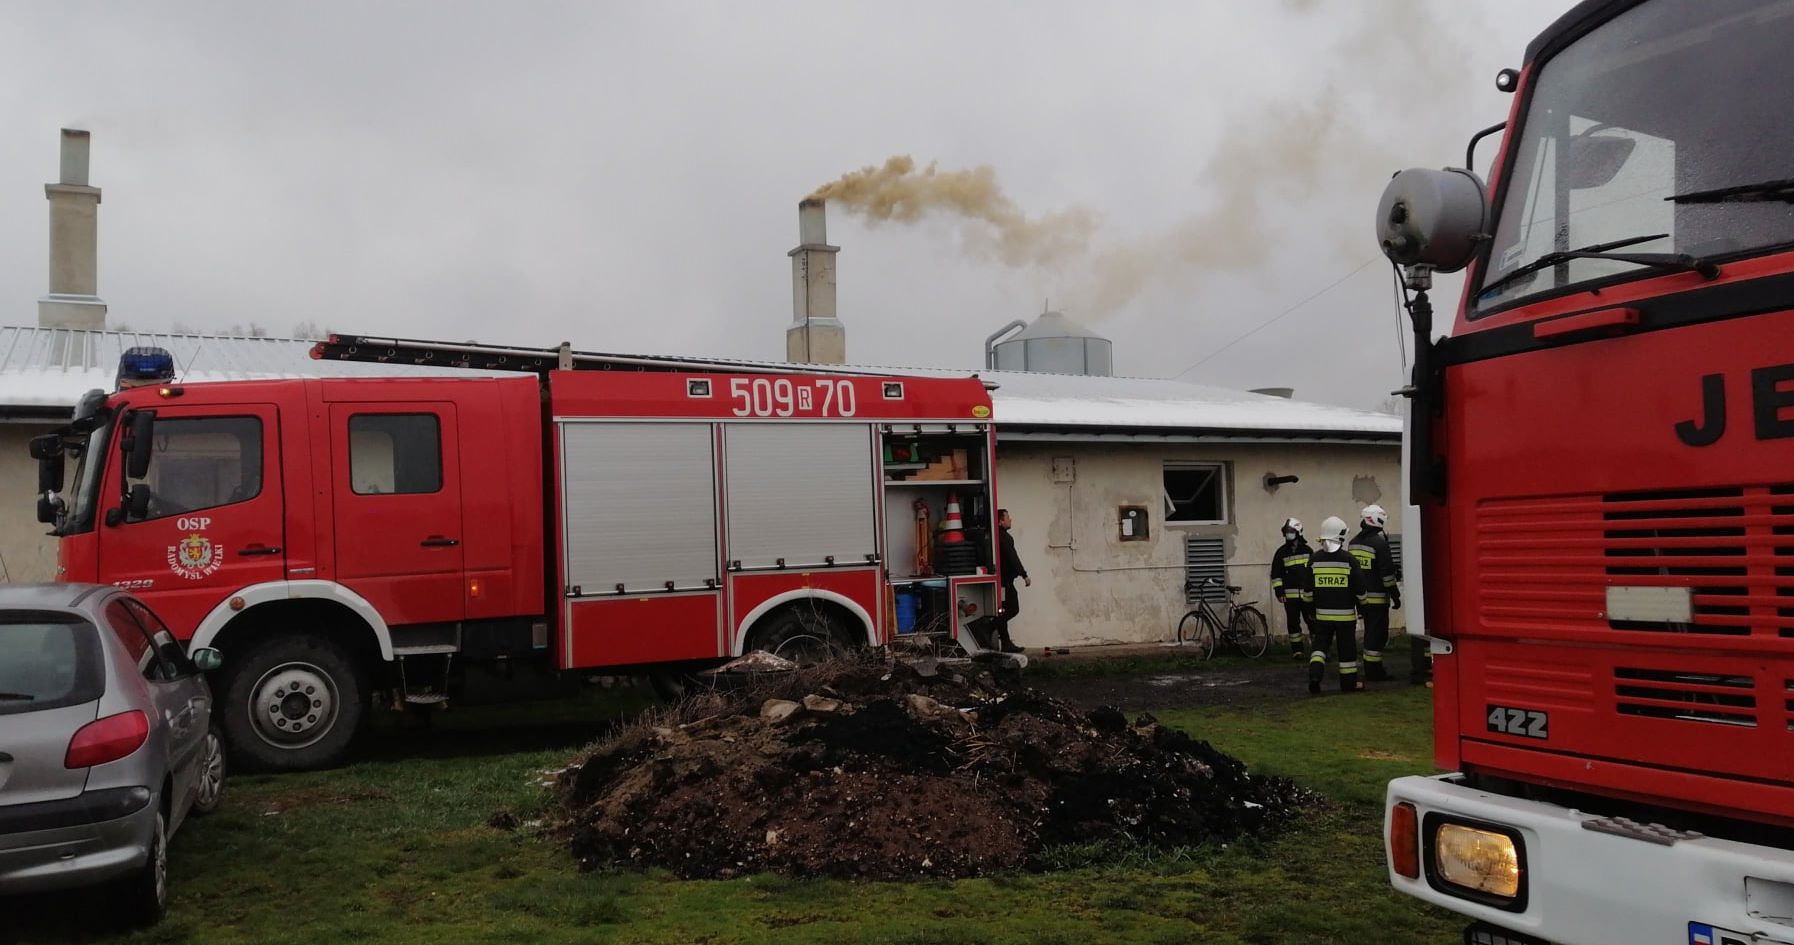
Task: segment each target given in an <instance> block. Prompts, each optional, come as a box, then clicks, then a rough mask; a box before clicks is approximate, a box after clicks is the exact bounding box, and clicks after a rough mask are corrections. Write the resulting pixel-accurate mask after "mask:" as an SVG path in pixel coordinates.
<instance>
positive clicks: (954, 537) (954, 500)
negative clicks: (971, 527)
mask: <svg viewBox="0 0 1794 945" xmlns="http://www.w3.org/2000/svg"><path fill="white" fill-rule="evenodd" d="M965 527H966V526H965V522H962V521H960V518H959V496H958V495H956V494H952V493H949V494H948V495H947V518H946V520H944V521H942V522H941V544H943V545H957V544H959V543H960V542H962V541H965V540H966V532H965Z"/></svg>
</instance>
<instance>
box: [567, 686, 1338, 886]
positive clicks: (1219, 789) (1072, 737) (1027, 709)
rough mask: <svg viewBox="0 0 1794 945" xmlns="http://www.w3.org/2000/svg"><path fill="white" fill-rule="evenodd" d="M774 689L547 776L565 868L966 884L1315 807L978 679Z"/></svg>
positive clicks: (1221, 764) (1137, 726) (1204, 752)
mask: <svg viewBox="0 0 1794 945" xmlns="http://www.w3.org/2000/svg"><path fill="white" fill-rule="evenodd" d="M779 675H780V677H781V678H779V679H777V680H771V681H765V682H762V683H758V684H755V685H753V686H749V687H745V688H742V689H739V690H737V691H734V692H727V693H714V694H709V695H705V696H702V697H698V698H694V699H691V700H688V701H687V702H685V703H683V704H681V705H680V706H679V707H678V708H676V709H674V710H672V711H671V712H669V713H667V714H665V715H663V716H661V717H659V718H655V719H651V720H647V721H644V722H643V723H642V724H639V725H637V726H634V727H631V728H629V729H627V730H625V731H623V732H620V733H619V734H618V735H617V736H615V737H613V738H611V739H609V740H608V741H606V742H604V743H601V744H600V745H598V746H597V747H596V748H595V749H594V750H593V751H592V753H591V754H590V755H588V756H587V757H586V758H584V759H583V760H582V761H580V762H578V763H576V764H575V765H574V766H572V767H570V768H569V769H568V770H567V771H566V772H565V773H563V774H562V775H561V778H560V789H561V799H562V803H563V805H564V808H565V812H566V817H567V833H568V836H569V839H570V842H571V845H572V848H573V853H574V855H575V856H576V857H577V858H578V859H579V861H580V863H581V864H582V865H583V866H586V867H599V866H606V865H618V864H622V865H631V864H632V865H640V866H659V867H664V868H667V869H670V870H672V871H674V872H675V873H678V874H679V875H681V876H685V877H728V876H733V875H736V874H738V873H743V872H757V871H773V872H778V873H785V874H789V875H801V876H818V875H820V876H836V877H865V878H900V877H915V876H969V875H976V874H980V873H985V872H991V871H997V870H1008V869H1016V868H1026V867H1028V866H1029V865H1030V863H1031V862H1032V860H1033V858H1034V857H1035V855H1036V854H1038V853H1040V852H1041V851H1042V850H1044V849H1047V848H1050V847H1054V846H1058V845H1062V844H1073V843H1088V842H1097V841H1105V840H1117V839H1131V840H1134V841H1138V842H1143V843H1148V844H1153V845H1159V846H1176V845H1182V844H1191V843H1196V842H1200V841H1202V840H1206V839H1210V838H1221V839H1225V838H1229V837H1234V836H1238V835H1240V834H1242V833H1247V832H1251V831H1254V830H1257V829H1260V828H1262V827H1265V826H1267V825H1271V824H1274V823H1276V822H1278V821H1280V820H1283V819H1286V818H1287V817H1289V816H1290V815H1292V814H1293V813H1295V812H1297V811H1299V810H1301V809H1303V808H1306V807H1309V806H1312V805H1313V804H1314V803H1316V799H1315V798H1314V797H1313V796H1312V795H1310V794H1308V793H1307V792H1305V791H1303V790H1301V789H1299V788H1297V787H1295V786H1294V785H1293V784H1291V783H1290V782H1288V781H1285V780H1283V779H1280V778H1266V777H1259V776H1256V775H1252V774H1249V773H1248V772H1247V771H1246V769H1245V766H1244V765H1242V764H1241V763H1240V762H1239V761H1238V760H1236V759H1234V758H1232V757H1230V756H1228V755H1224V754H1222V753H1221V752H1219V751H1216V750H1215V749H1214V748H1213V747H1211V746H1210V745H1209V744H1208V743H1207V742H1203V741H1196V740H1194V739H1191V738H1190V737H1188V736H1187V735H1184V734H1183V733H1181V732H1178V731H1175V730H1172V729H1169V728H1166V727H1164V726H1162V725H1160V724H1158V723H1157V722H1156V721H1154V720H1153V719H1152V717H1151V716H1141V717H1139V718H1138V719H1135V720H1132V721H1130V720H1129V719H1128V718H1127V717H1125V716H1123V715H1122V714H1121V713H1120V712H1119V711H1116V710H1114V709H1098V710H1096V711H1093V712H1089V713H1084V712H1079V711H1078V710H1076V709H1074V708H1072V707H1071V706H1069V705H1067V704H1065V703H1063V702H1059V701H1057V700H1055V699H1051V698H1048V697H1047V696H1044V695H1042V694H1040V693H1037V692H1033V691H1029V690H1007V691H1006V690H1005V689H1004V688H1003V687H1001V686H999V685H998V684H997V683H996V681H995V680H994V679H993V678H992V677H991V676H990V675H988V674H986V673H982V672H977V671H971V670H968V671H964V672H962V671H955V670H952V669H948V668H946V667H934V666H928V665H924V666H922V667H921V668H920V669H918V668H917V667H914V666H911V665H908V664H903V663H877V662H869V663H854V664H837V665H833V666H830V667H827V668H819V669H811V670H805V671H802V672H798V673H786V674H779Z"/></svg>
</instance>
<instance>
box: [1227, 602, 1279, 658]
mask: <svg viewBox="0 0 1794 945" xmlns="http://www.w3.org/2000/svg"><path fill="white" fill-rule="evenodd" d="M1230 629H1231V630H1232V631H1233V632H1232V634H1231V635H1232V637H1233V643H1234V645H1235V646H1237V647H1239V648H1240V652H1241V653H1244V654H1246V655H1247V656H1250V657H1252V658H1254V659H1257V658H1258V657H1260V656H1263V655H1265V649H1266V648H1268V647H1269V646H1270V645H1271V625H1270V624H1268V623H1266V622H1265V615H1264V614H1261V613H1259V612H1258V608H1256V607H1251V606H1242V607H1240V608H1239V609H1237V610H1235V611H1234V612H1233V626H1232V627H1231V628H1230Z"/></svg>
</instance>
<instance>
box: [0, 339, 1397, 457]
mask: <svg viewBox="0 0 1794 945" xmlns="http://www.w3.org/2000/svg"><path fill="white" fill-rule="evenodd" d="M140 346H142V347H158V348H166V349H167V350H168V351H169V352H170V353H172V354H173V355H174V360H175V365H176V370H177V371H179V372H180V374H181V379H182V380H183V381H185V382H188V383H200V382H205V381H225V380H268V379H276V378H290V377H406V376H411V377H426V376H433V375H443V374H453V375H458V376H463V377H465V376H467V375H468V373H469V372H468V371H465V370H460V369H452V368H451V369H445V368H429V367H418V366H413V365H403V364H376V363H361V362H351V361H314V360H312V358H311V356H310V353H311V346H312V342H310V341H300V340H294V339H288V338H241V337H230V336H223V335H175V334H166V333H159V332H134V331H81V330H77V329H68V328H29V327H26V328H16V327H0V410H5V409H8V408H10V409H14V410H17V409H20V408H25V409H32V410H36V411H44V410H48V409H65V408H72V407H73V406H74V404H75V402H76V401H77V400H79V399H80V397H81V395H82V394H84V393H86V392H87V391H89V390H93V389H95V388H99V389H101V390H111V389H112V388H113V381H114V376H115V374H116V372H117V368H118V359H119V356H120V355H122V354H123V353H124V351H125V349H126V348H131V347H140ZM691 360H695V359H691ZM704 360H705V361H706V362H707V363H710V364H739V365H742V366H751V367H756V368H760V369H766V368H769V367H770V368H777V367H781V366H783V367H790V368H792V369H794V370H795V369H800V368H801V369H803V370H809V371H814V370H817V369H818V367H817V366H816V365H780V364H778V363H777V362H765V361H747V360H742V359H739V358H710V359H704ZM852 367H853V369H856V370H860V371H876V372H878V373H888V374H893V375H908V376H914V377H963V376H966V375H967V374H972V373H976V374H977V375H978V376H979V377H981V378H983V379H985V380H986V381H987V382H989V383H991V384H993V385H995V389H994V390H993V391H992V392H991V399H992V401H993V405H994V410H993V413H994V414H995V419H996V421H997V422H998V423H999V424H1000V425H1001V427H1002V428H1006V429H1010V430H1014V429H1015V428H1017V427H1028V428H1037V429H1040V430H1050V431H1059V432H1063V433H1068V434H1070V433H1081V434H1084V435H1105V434H1117V435H1132V434H1146V433H1149V432H1150V433H1152V434H1161V435H1166V434H1169V435H1175V434H1204V435H1220V436H1229V435H1231V436H1266V437H1268V436H1274V435H1283V436H1289V435H1298V436H1302V435H1305V436H1311V437H1327V438H1369V439H1377V440H1393V439H1397V438H1399V437H1400V435H1401V430H1402V424H1401V420H1400V419H1399V418H1397V417H1392V416H1389V415H1387V414H1381V413H1372V412H1370V411H1365V410H1355V409H1352V408H1350V407H1338V406H1333V405H1330V404H1316V403H1308V402H1305V401H1300V400H1288V399H1285V398H1282V397H1272V396H1269V395H1265V394H1253V393H1249V392H1246V391H1240V390H1233V389H1231V388H1224V387H1211V386H1208V385H1204V384H1189V383H1185V382H1183V381H1177V380H1169V379H1165V378H1142V377H1086V376H1083V375H1070V374H1037V373H1029V372H1023V371H991V370H980V371H975V372H974V371H970V370H950V369H942V368H906V367H878V366H867V365H853V366H852Z"/></svg>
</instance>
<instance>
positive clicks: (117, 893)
mask: <svg viewBox="0 0 1794 945" xmlns="http://www.w3.org/2000/svg"><path fill="white" fill-rule="evenodd" d="M111 892H112V894H111V896H110V897H109V898H110V900H111V903H112V908H113V910H114V914H116V915H117V916H118V920H119V921H120V922H121V923H122V924H124V925H125V926H127V927H130V928H135V927H137V926H143V925H153V924H155V923H156V922H157V921H159V920H160V919H161V918H162V916H163V914H165V913H167V912H168V817H167V816H166V815H165V814H164V813H163V812H162V804H161V799H160V798H157V800H156V827H155V833H154V835H153V836H152V837H151V838H150V852H149V859H148V860H147V861H146V862H145V863H144V864H143V866H142V867H141V868H139V869H138V870H137V872H135V873H132V874H131V875H129V876H126V877H124V878H123V879H120V880H118V881H117V883H116V884H114V886H113V889H112V891H111Z"/></svg>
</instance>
